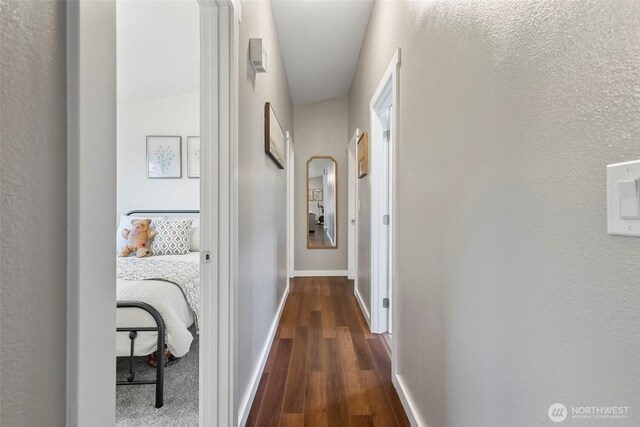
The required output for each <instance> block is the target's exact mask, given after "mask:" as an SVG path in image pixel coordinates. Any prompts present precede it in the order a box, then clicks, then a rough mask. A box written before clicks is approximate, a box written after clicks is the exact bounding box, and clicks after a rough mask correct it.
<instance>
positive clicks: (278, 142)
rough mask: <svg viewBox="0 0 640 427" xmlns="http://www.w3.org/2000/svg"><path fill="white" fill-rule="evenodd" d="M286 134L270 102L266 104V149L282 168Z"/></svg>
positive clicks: (283, 166)
mask: <svg viewBox="0 0 640 427" xmlns="http://www.w3.org/2000/svg"><path fill="white" fill-rule="evenodd" d="M285 150H286V147H285V135H284V131H283V130H282V127H280V122H278V118H277V117H276V113H275V112H274V111H273V108H272V107H271V103H270V102H266V103H265V104H264V151H265V152H266V153H267V155H269V157H271V158H272V159H273V161H274V162H275V164H276V165H278V167H279V168H280V169H284V168H285V165H286V161H285V158H286V157H285Z"/></svg>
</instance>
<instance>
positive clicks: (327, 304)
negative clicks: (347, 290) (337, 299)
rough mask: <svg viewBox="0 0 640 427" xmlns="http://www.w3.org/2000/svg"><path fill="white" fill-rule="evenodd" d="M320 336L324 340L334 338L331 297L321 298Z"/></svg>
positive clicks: (334, 327)
mask: <svg viewBox="0 0 640 427" xmlns="http://www.w3.org/2000/svg"><path fill="white" fill-rule="evenodd" d="M327 288H328V287H327ZM321 312H322V336H323V337H324V338H335V337H336V319H335V317H334V314H333V313H334V312H333V298H332V297H331V295H324V296H323V297H322V310H321Z"/></svg>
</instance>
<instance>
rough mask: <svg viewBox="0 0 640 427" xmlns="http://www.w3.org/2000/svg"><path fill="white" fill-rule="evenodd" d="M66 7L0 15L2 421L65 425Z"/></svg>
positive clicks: (15, 6) (9, 6) (31, 5)
mask: <svg viewBox="0 0 640 427" xmlns="http://www.w3.org/2000/svg"><path fill="white" fill-rule="evenodd" d="M65 13H66V7H65V3H63V2H40V1H10V2H2V13H1V14H0V69H1V77H0V78H1V83H0V86H1V93H2V95H1V96H0V111H1V112H2V113H1V114H0V128H1V130H2V145H1V148H0V150H1V152H2V155H1V156H0V188H1V197H0V218H1V220H0V221H1V223H0V230H1V231H0V232H1V234H2V239H1V241H0V247H1V252H0V254H1V255H0V266H1V267H0V271H1V279H0V295H1V298H0V301H1V309H0V335H1V336H2V339H0V360H1V361H2V362H1V363H0V376H1V377H2V380H1V381H0V424H1V425H3V426H38V425H48V426H63V425H65V411H66V404H65V402H66V398H65V382H66V369H65V363H66V343H67V342H66V316H67V278H66V262H67V256H66V253H67V252H66V234H67V198H66V180H67V115H66V79H67V76H66V71H67V69H66V48H65V45H66V38H65V30H66V19H65Z"/></svg>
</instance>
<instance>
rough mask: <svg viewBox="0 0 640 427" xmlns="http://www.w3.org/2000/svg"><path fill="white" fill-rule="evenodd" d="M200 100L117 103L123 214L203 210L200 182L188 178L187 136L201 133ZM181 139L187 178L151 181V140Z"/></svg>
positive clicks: (185, 96)
mask: <svg viewBox="0 0 640 427" xmlns="http://www.w3.org/2000/svg"><path fill="white" fill-rule="evenodd" d="M199 129H200V96H199V93H198V92H191V93H186V94H182V95H177V96H170V97H164V98H157V99H146V100H143V101H139V102H134V103H128V104H118V214H122V213H125V212H127V211H130V210H132V209H164V210H166V209H199V206H200V190H199V188H200V179H197V178H188V177H187V136H197V135H199V134H200V131H199ZM147 135H175V136H181V137H182V178H179V179H178V178H176V179H172V178H171V179H170V178H166V179H150V178H147V163H146V153H147V151H146V136H147Z"/></svg>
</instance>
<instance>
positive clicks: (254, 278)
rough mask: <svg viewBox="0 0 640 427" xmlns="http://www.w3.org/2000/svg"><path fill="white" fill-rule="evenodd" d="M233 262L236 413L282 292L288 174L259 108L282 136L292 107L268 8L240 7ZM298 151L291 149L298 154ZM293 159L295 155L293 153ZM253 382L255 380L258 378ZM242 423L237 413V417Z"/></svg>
mask: <svg viewBox="0 0 640 427" xmlns="http://www.w3.org/2000/svg"><path fill="white" fill-rule="evenodd" d="M249 37H260V38H262V43H263V47H264V48H265V49H266V51H267V54H268V55H269V65H268V72H267V73H263V74H255V73H254V72H253V69H252V68H251V65H250V63H249V59H248V51H249ZM239 46H240V48H239V49H240V55H239V64H240V70H239V71H240V75H239V90H240V105H239V110H240V111H239V129H240V134H239V151H240V152H239V153H238V162H239V169H240V170H239V175H238V188H239V200H238V202H239V249H238V252H239V258H240V259H239V262H238V271H239V278H238V292H237V299H238V318H237V322H238V323H237V325H236V329H235V337H236V339H237V347H236V348H237V353H236V354H237V355H238V359H237V360H236V361H235V362H234V365H235V368H236V372H235V377H236V382H235V385H236V387H235V392H236V396H235V397H236V399H235V402H236V408H235V409H236V410H237V411H240V410H246V411H247V412H248V411H249V409H250V406H251V402H248V407H246V408H241V407H238V405H241V404H243V403H244V402H245V401H246V400H245V399H246V397H247V394H248V393H250V391H251V388H252V386H253V385H254V383H253V381H254V380H255V379H256V377H254V375H255V374H256V369H257V367H258V366H259V364H260V362H261V357H262V356H263V355H265V356H266V353H263V352H264V351H265V348H266V349H268V346H269V345H270V344H271V342H270V341H267V338H268V336H269V332H270V328H271V327H272V324H273V322H274V320H275V318H276V314H277V311H278V307H279V304H280V303H281V301H282V298H283V296H284V292H285V289H286V287H287V285H288V281H289V280H288V274H287V250H286V248H287V211H286V206H287V185H286V184H287V175H286V170H283V169H279V168H278V167H277V166H276V164H275V163H274V162H273V160H271V158H270V157H268V156H267V155H266V154H265V151H264V104H265V102H270V103H271V105H272V107H273V109H274V111H275V113H276V116H277V117H278V121H279V122H280V125H281V126H282V129H283V130H284V131H285V132H286V131H291V130H292V128H293V107H292V104H291V96H290V94H289V87H288V85H287V76H286V72H285V69H284V64H283V61H282V55H281V53H280V47H279V44H278V37H277V34H276V29H275V22H274V18H273V14H272V12H271V3H270V2H268V1H248V2H243V3H242V22H241V24H240V37H239ZM296 150H297V147H296ZM296 157H297V154H296ZM257 379H258V380H259V377H257ZM240 416H242V414H241V415H240Z"/></svg>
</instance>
